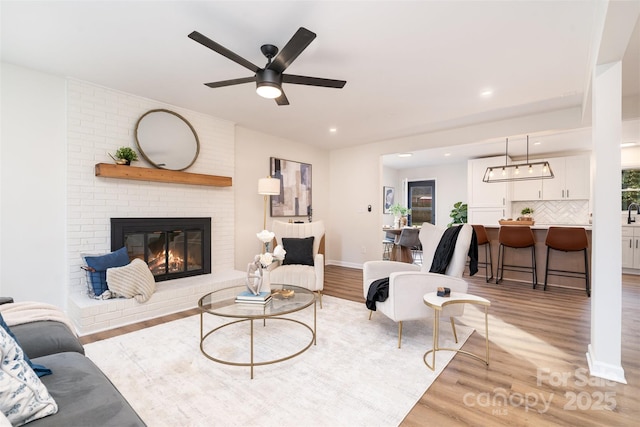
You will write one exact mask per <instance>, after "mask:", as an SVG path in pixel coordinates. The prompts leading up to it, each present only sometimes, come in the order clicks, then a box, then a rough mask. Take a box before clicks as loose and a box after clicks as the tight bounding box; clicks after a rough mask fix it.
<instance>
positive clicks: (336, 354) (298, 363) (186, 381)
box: [85, 296, 473, 427]
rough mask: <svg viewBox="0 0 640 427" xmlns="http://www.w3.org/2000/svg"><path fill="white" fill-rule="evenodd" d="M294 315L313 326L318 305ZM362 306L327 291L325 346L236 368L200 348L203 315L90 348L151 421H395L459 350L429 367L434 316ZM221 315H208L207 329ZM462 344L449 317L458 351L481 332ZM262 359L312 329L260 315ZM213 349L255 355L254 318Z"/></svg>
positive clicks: (445, 336)
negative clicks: (400, 323)
mask: <svg viewBox="0 0 640 427" xmlns="http://www.w3.org/2000/svg"><path fill="white" fill-rule="evenodd" d="M289 317H291V318H295V319H298V320H300V321H303V322H305V323H308V324H310V325H313V310H312V308H308V309H305V310H304V311H303V312H299V313H294V314H293V315H290V316H289ZM368 317H369V312H368V310H367V309H366V307H365V306H364V304H359V303H355V302H352V301H347V300H343V299H340V298H333V297H329V296H325V297H323V308H322V309H320V308H319V307H318V310H317V344H316V345H312V346H311V347H310V348H309V349H308V350H307V351H306V352H304V353H302V354H301V355H299V356H297V357H294V358H292V359H289V360H285V361H283V362H280V363H277V364H271V365H264V366H258V367H255V371H254V379H250V370H249V368H248V367H241V366H229V365H223V364H220V363H217V362H214V361H212V360H210V359H208V358H206V357H205V356H204V355H203V354H202V353H201V351H200V347H199V337H200V335H199V334H200V316H199V315H195V316H192V317H188V318H184V319H180V320H176V321H173V322H169V323H165V324H162V325H158V326H154V327H151V328H147V329H143V330H140V331H136V332H132V333H128V334H125V335H121V336H118V337H114V338H110V339H107V340H104V341H99V342H95V343H92V344H88V345H86V346H85V349H86V354H87V356H89V357H90V358H91V359H92V360H93V361H94V362H95V363H96V364H97V365H98V366H99V367H100V369H102V371H103V372H104V373H105V374H106V375H107V376H108V377H109V379H110V380H111V381H112V382H113V383H114V384H115V385H116V387H117V388H118V389H119V390H120V392H121V393H122V394H123V395H124V397H125V398H126V399H127V400H128V401H129V402H130V403H131V405H132V406H133V408H134V409H135V410H136V412H138V414H139V415H140V416H141V417H142V419H143V420H144V421H145V422H146V423H147V424H148V425H149V426H150V427H155V426H172V427H175V426H396V425H398V424H399V423H400V422H401V421H402V420H403V419H404V417H405V416H406V415H407V413H408V412H409V411H410V410H411V408H412V407H413V406H414V405H415V404H416V402H417V401H418V400H419V399H420V397H421V396H422V395H423V394H424V392H425V391H426V390H427V389H428V388H429V386H430V385H431V384H432V383H433V381H434V380H435V379H436V378H437V377H438V375H439V374H440V373H441V372H442V370H443V369H444V368H445V367H446V365H447V363H449V361H450V360H451V359H452V358H453V356H454V354H455V353H453V352H449V351H442V352H438V353H437V357H436V367H437V370H436V371H435V372H433V371H431V370H430V369H429V368H428V367H427V366H425V364H424V361H423V355H424V353H425V352H426V351H427V350H428V349H430V348H431V340H432V331H433V329H432V322H431V321H427V320H424V321H411V322H405V323H404V328H403V340H402V348H401V349H398V348H397V332H398V327H397V324H396V323H395V322H393V321H391V320H390V319H388V318H387V317H386V316H384V315H382V314H380V313H374V315H373V317H372V319H371V320H368ZM223 321H225V323H226V322H228V321H229V319H221V318H217V317H214V316H211V315H208V314H207V315H205V318H204V324H205V329H208V330H210V329H212V328H214V327H216V326H218V325H220V324H222V323H223ZM456 329H457V332H458V338H459V343H458V344H455V342H454V340H453V334H452V333H451V327H450V326H449V322H441V331H440V345H441V346H442V347H457V348H459V347H460V346H462V344H464V342H465V341H466V340H467V339H468V338H469V336H470V335H471V333H472V332H473V329H472V328H470V327H467V326H464V325H458V327H457V328H456ZM254 330H255V337H256V340H255V345H254V352H255V358H256V360H257V361H260V360H262V361H264V360H270V359H273V358H278V357H282V356H284V355H286V354H290V353H295V352H296V351H297V350H299V349H301V348H303V347H304V346H305V345H306V344H307V343H309V342H310V337H311V333H310V331H309V330H307V329H305V328H304V327H303V326H300V325H298V324H296V323H292V322H284V321H268V322H267V325H266V326H263V325H262V322H261V321H260V322H254ZM205 349H206V350H207V351H208V352H209V353H210V354H212V355H213V356H215V357H220V358H223V359H225V360H231V361H239V362H242V361H248V360H249V353H250V348H249V324H248V323H246V322H244V323H239V324H236V325H233V326H231V327H227V328H223V329H221V330H220V331H219V332H216V334H215V335H214V336H212V337H210V338H208V339H207V340H205Z"/></svg>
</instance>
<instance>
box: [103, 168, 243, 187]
mask: <svg viewBox="0 0 640 427" xmlns="http://www.w3.org/2000/svg"><path fill="white" fill-rule="evenodd" d="M96 176H101V177H105V178H120V179H134V180H138V181H156V182H169V183H174V184H191V185H208V186H212V187H231V177H228V176H217V175H205V174H201V173H190V172H182V171H174V170H168V169H152V168H139V167H135V166H125V165H115V164H110V163H98V164H96Z"/></svg>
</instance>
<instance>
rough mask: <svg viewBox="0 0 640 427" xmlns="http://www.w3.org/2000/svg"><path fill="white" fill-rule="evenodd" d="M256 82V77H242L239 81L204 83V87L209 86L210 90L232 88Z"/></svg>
mask: <svg viewBox="0 0 640 427" xmlns="http://www.w3.org/2000/svg"><path fill="white" fill-rule="evenodd" d="M255 81H256V76H253V77H242V78H240V79H231V80H222V81H219V82H212V83H205V84H204V85H205V86H209V87H210V88H217V87H224V86H232V85H239V84H242V83H251V82H255Z"/></svg>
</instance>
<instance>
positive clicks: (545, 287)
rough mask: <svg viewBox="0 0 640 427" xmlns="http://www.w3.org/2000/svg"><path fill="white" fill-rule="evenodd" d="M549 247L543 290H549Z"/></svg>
mask: <svg viewBox="0 0 640 427" xmlns="http://www.w3.org/2000/svg"><path fill="white" fill-rule="evenodd" d="M549 249H550V248H549V246H547V262H546V263H545V267H544V288H542V290H544V291H546V290H547V278H548V277H549Z"/></svg>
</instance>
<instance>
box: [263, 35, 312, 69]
mask: <svg viewBox="0 0 640 427" xmlns="http://www.w3.org/2000/svg"><path fill="white" fill-rule="evenodd" d="M315 38H316V34H315V33H313V32H311V31H309V30H307V29H306V28H304V27H300V28H298V31H296V33H295V34H294V35H293V37H291V39H290V40H289V41H288V42H287V44H286V45H285V46H284V47H283V48H282V49H280V53H279V54H278V55H276V57H275V58H273V61H272V62H271V63H270V64H269V65H268V66H267V68H270V69H272V70H274V71H277V72H278V73H282V72H283V71H284V70H286V69H287V67H288V66H289V65H291V63H292V62H293V61H294V60H295V59H296V58H297V57H298V55H300V54H301V53H302V51H303V50H305V49H306V48H307V46H309V44H310V43H311V42H312V41H313V39H315Z"/></svg>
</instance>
